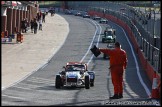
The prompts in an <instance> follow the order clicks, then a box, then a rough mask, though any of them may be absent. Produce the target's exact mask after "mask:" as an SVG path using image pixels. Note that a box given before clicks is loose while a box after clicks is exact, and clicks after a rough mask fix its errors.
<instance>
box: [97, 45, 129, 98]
mask: <svg viewBox="0 0 162 107" xmlns="http://www.w3.org/2000/svg"><path fill="white" fill-rule="evenodd" d="M99 51H100V52H102V53H105V54H107V55H109V56H110V68H109V69H110V72H111V78H112V83H113V86H114V95H113V96H112V97H110V99H119V98H123V73H124V71H125V69H126V67H127V62H128V60H127V54H126V52H125V51H124V50H123V49H121V45H120V43H119V42H116V43H115V49H107V48H106V49H103V48H99Z"/></svg>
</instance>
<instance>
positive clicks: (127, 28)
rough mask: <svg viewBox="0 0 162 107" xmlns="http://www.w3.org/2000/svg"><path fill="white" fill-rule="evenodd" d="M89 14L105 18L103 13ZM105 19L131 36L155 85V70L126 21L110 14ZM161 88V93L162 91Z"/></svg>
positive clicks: (90, 12)
mask: <svg viewBox="0 0 162 107" xmlns="http://www.w3.org/2000/svg"><path fill="white" fill-rule="evenodd" d="M88 14H90V15H91V16H93V15H98V16H100V17H103V13H100V12H96V11H88ZM105 18H107V19H108V20H110V21H112V22H114V23H116V24H118V25H120V26H121V27H122V28H123V29H124V30H125V31H126V32H127V33H128V36H129V38H130V40H131V42H132V43H133V47H134V49H135V51H136V53H137V54H138V56H139V59H140V61H141V64H142V67H143V69H144V70H145V71H146V74H147V76H148V78H149V80H150V81H151V83H153V75H154V68H153V67H152V66H151V64H150V63H149V62H148V61H147V59H146V58H145V56H144V54H143V52H142V51H141V49H140V48H139V45H138V43H137V41H136V39H135V36H134V34H133V32H132V30H131V28H130V27H129V26H128V25H127V24H126V23H125V22H124V21H122V20H120V19H118V18H117V17H115V16H112V15H110V14H106V15H105ZM156 75H157V79H158V84H159V83H160V82H161V80H160V75H159V74H158V73H156ZM160 88H161V86H160ZM160 88H159V91H161V90H160Z"/></svg>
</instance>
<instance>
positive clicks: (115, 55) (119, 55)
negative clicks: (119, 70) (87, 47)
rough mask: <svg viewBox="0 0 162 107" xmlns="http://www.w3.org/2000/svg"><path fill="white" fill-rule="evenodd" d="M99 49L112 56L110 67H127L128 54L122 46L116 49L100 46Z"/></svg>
mask: <svg viewBox="0 0 162 107" xmlns="http://www.w3.org/2000/svg"><path fill="white" fill-rule="evenodd" d="M99 50H100V51H101V52H103V53H105V54H107V55H109V56H110V67H113V66H123V67H124V69H125V68H126V66H127V62H128V60H127V54H126V52H125V51H124V50H123V49H121V48H115V49H107V48H105V49H103V48H102V49H101V48H99Z"/></svg>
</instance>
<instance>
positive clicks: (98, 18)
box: [92, 15, 101, 20]
mask: <svg viewBox="0 0 162 107" xmlns="http://www.w3.org/2000/svg"><path fill="white" fill-rule="evenodd" d="M92 19H93V20H100V19H101V17H99V16H97V15H94V16H93V17H92Z"/></svg>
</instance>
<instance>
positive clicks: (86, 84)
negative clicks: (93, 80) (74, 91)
mask: <svg viewBox="0 0 162 107" xmlns="http://www.w3.org/2000/svg"><path fill="white" fill-rule="evenodd" d="M85 88H86V89H89V88H90V79H89V75H88V76H85Z"/></svg>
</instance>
